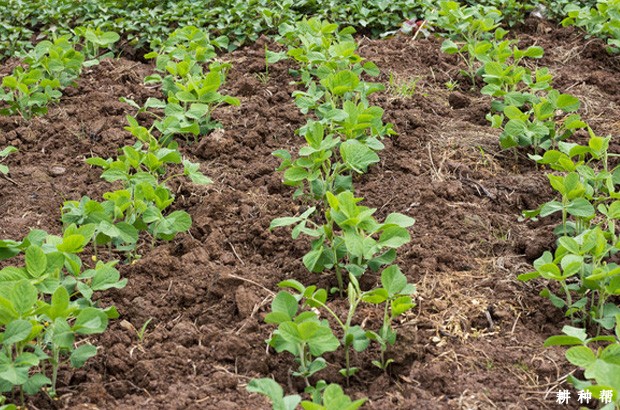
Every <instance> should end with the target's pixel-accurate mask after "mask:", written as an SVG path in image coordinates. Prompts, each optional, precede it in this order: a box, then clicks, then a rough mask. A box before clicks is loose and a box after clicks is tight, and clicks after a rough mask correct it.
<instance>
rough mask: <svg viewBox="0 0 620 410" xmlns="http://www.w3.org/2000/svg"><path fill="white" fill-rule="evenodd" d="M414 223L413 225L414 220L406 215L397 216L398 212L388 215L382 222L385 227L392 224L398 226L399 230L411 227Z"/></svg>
mask: <svg viewBox="0 0 620 410" xmlns="http://www.w3.org/2000/svg"><path fill="white" fill-rule="evenodd" d="M414 223H415V219H413V218H411V217H409V216H407V215H403V214H399V213H398V212H394V213H391V214H389V215H388V216H387V218H385V221H384V224H386V225H387V224H393V225H398V226H400V227H401V228H408V227H410V226H412V225H413V224H414Z"/></svg>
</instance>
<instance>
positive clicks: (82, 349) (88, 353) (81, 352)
mask: <svg viewBox="0 0 620 410" xmlns="http://www.w3.org/2000/svg"><path fill="white" fill-rule="evenodd" d="M96 355H97V348H96V347H95V346H93V345H91V344H83V345H80V346H79V347H78V348H77V349H75V350H74V351H73V352H71V356H70V357H69V360H71V366H73V367H75V368H80V367H82V366H84V363H86V361H87V360H88V359H90V358H91V357H94V356H96Z"/></svg>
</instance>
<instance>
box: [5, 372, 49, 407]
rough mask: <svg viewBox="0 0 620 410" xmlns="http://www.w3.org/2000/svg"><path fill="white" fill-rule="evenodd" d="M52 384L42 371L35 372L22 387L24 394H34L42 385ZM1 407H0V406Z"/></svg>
mask: <svg viewBox="0 0 620 410" xmlns="http://www.w3.org/2000/svg"><path fill="white" fill-rule="evenodd" d="M51 384H52V381H51V380H50V379H49V377H47V376H45V375H44V374H42V373H35V374H33V375H32V376H30V377H29V378H28V381H27V382H26V383H24V385H23V389H24V392H25V393H26V394H29V395H31V396H32V395H35V394H37V393H38V392H40V391H41V389H42V388H43V387H44V386H49V385H51ZM0 409H2V407H0Z"/></svg>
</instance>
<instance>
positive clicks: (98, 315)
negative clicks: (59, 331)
mask: <svg viewBox="0 0 620 410" xmlns="http://www.w3.org/2000/svg"><path fill="white" fill-rule="evenodd" d="M106 327H108V317H107V315H106V314H105V313H104V312H103V311H102V310H101V309H97V308H92V307H88V308H85V309H83V310H82V311H81V312H80V314H79V315H78V316H77V318H76V319H75V324H74V325H73V330H74V331H75V333H78V334H81V335H90V334H95V333H102V332H103V331H104V330H105V329H106Z"/></svg>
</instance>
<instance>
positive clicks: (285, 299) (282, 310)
mask: <svg viewBox="0 0 620 410" xmlns="http://www.w3.org/2000/svg"><path fill="white" fill-rule="evenodd" d="M298 308H299V306H298V304H297V299H295V297H294V296H293V295H291V294H290V293H288V292H284V291H282V292H278V294H277V295H276V297H275V298H274V299H273V302H271V312H270V313H269V314H267V315H266V316H265V323H274V324H280V323H282V322H286V321H290V320H293V318H294V317H295V315H296V314H297V309H298Z"/></svg>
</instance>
